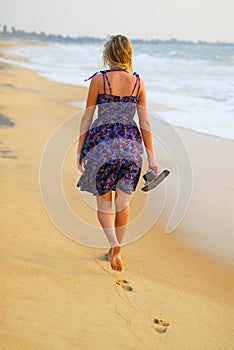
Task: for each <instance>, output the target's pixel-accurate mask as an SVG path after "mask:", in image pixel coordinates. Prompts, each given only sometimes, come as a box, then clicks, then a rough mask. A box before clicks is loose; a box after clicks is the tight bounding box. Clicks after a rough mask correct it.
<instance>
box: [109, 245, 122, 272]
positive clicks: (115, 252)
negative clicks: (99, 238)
mask: <svg viewBox="0 0 234 350" xmlns="http://www.w3.org/2000/svg"><path fill="white" fill-rule="evenodd" d="M120 250H121V247H119V246H117V247H113V248H112V255H111V262H110V263H111V267H112V269H113V270H116V271H122V268H123V262H122V259H121V256H120Z"/></svg>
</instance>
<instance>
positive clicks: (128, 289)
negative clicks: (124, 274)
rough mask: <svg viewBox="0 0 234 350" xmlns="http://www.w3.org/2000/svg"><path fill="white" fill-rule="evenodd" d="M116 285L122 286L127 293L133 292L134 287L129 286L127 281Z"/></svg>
mask: <svg viewBox="0 0 234 350" xmlns="http://www.w3.org/2000/svg"><path fill="white" fill-rule="evenodd" d="M116 284H118V285H119V286H121V287H122V288H123V290H125V291H126V292H132V290H133V289H132V287H131V286H130V285H129V282H128V281H126V280H118V281H117V282H116Z"/></svg>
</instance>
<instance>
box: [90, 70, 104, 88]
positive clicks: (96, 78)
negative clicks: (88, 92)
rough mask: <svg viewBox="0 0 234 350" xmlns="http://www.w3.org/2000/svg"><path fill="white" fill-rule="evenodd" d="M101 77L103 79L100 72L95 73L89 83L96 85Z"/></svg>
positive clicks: (99, 83)
mask: <svg viewBox="0 0 234 350" xmlns="http://www.w3.org/2000/svg"><path fill="white" fill-rule="evenodd" d="M102 79H103V78H102V74H101V73H100V74H97V75H95V76H94V77H93V78H92V80H91V83H90V85H92V86H94V87H97V86H99V85H101V82H102Z"/></svg>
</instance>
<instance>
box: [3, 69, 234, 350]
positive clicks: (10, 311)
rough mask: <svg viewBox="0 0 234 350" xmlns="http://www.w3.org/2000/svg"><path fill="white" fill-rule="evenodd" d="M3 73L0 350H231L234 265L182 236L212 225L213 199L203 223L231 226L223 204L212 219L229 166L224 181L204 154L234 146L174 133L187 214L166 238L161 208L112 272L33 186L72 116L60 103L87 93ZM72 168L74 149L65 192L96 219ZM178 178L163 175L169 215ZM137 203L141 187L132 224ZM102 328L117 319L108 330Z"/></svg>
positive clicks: (22, 72) (30, 74) (26, 74)
mask: <svg viewBox="0 0 234 350" xmlns="http://www.w3.org/2000/svg"><path fill="white" fill-rule="evenodd" d="M2 73H3V74H2V77H3V82H4V84H8V86H3V85H1V86H0V91H1V94H2V96H3V97H2V99H1V102H0V103H1V113H2V114H4V115H6V116H9V118H10V119H11V120H12V122H14V123H15V124H16V126H15V127H9V128H4V129H1V134H2V137H1V142H2V143H1V146H2V147H5V149H7V150H8V151H11V152H12V155H14V156H15V157H16V158H10V157H9V158H4V157H2V158H0V162H1V176H2V183H1V185H2V186H1V193H2V198H3V202H2V209H1V211H2V214H3V215H2V217H1V227H2V230H3V232H4V234H3V235H2V236H1V247H2V254H1V259H2V274H3V276H4V279H3V284H2V298H1V302H0V307H1V311H2V312H1V317H0V318H1V322H2V324H3V327H1V331H0V339H1V343H2V344H3V347H4V349H5V350H11V349H12V348H16V347H17V349H18V350H25V349H26V348H27V349H29V350H31V349H35V348H36V349H41V350H43V349H48V348H51V346H52V347H54V346H55V347H56V348H58V349H66V348H69V350H70V349H71V350H73V349H77V346H79V347H81V348H82V349H87V350H88V349H90V348H92V347H93V346H94V344H95V346H96V348H102V349H104V350H105V349H109V347H110V345H111V346H112V348H113V349H115V348H116V349H117V348H119V347H122V346H124V347H125V348H127V349H134V348H137V349H139V350H141V349H142V350H143V349H149V350H154V349H155V348H160V349H161V350H168V349H171V348H173V349H175V350H181V349H182V348H184V349H186V348H188V347H189V348H190V349H191V350H197V349H198V346H197V344H198V343H199V349H206V350H219V349H220V348H221V347H222V348H225V350H231V349H232V346H233V339H232V336H231V334H232V331H233V329H232V324H233V322H232V306H233V301H234V299H233V295H234V293H233V282H234V274H233V270H232V269H230V267H228V266H226V265H225V264H223V263H221V262H220V261H219V260H217V259H216V258H214V257H212V256H210V255H209V254H207V253H205V252H202V251H199V249H195V248H191V247H190V246H189V244H187V243H185V242H184V237H183V235H184V234H189V235H191V234H192V236H194V237H196V234H197V232H198V231H197V229H198V228H199V226H201V227H203V228H204V229H205V230H206V229H207V230H212V228H213V227H209V226H207V223H206V222H205V221H206V214H207V212H206V206H208V203H209V204H210V203H212V207H211V208H210V211H209V212H208V214H209V217H208V218H209V219H210V220H211V219H212V225H213V226H214V228H215V226H217V220H218V219H219V221H218V223H219V228H222V229H223V230H227V228H228V225H229V224H231V223H232V222H231V221H230V222H227V218H229V213H230V211H231V208H230V207H229V208H225V209H226V214H225V216H224V220H222V216H221V217H218V214H219V209H220V208H221V205H223V202H222V201H221V203H220V207H219V206H218V207H216V201H217V198H219V197H220V198H219V201H220V200H221V198H223V197H222V196H221V195H222V193H223V192H225V196H227V195H228V194H229V193H231V192H232V190H233V186H232V182H230V181H231V180H230V179H231V174H232V173H230V170H228V172H227V174H224V184H225V186H226V185H228V186H229V187H228V188H226V187H225V186H224V187H223V184H222V183H220V182H219V181H218V179H219V176H220V173H217V174H216V175H215V176H214V175H213V177H211V175H210V167H214V166H215V159H214V160H212V159H210V158H211V157H210V156H211V154H212V152H213V151H214V150H215V152H216V154H217V156H218V157H219V158H220V157H221V154H222V152H223V151H224V150H228V152H230V153H227V155H226V157H227V159H226V162H227V161H228V159H229V160H230V159H231V158H229V157H230V155H229V154H231V150H232V147H231V146H230V145H232V143H229V140H227V143H228V145H226V142H218V143H217V140H216V139H213V138H211V139H209V140H208V139H207V138H206V136H202V137H201V135H196V134H193V133H192V132H190V131H186V132H184V131H179V132H180V133H182V134H183V139H184V142H185V143H186V147H188V148H189V152H190V153H191V157H192V160H193V166H194V168H195V169H196V171H195V173H194V179H195V190H196V192H195V197H194V201H193V202H192V203H191V204H190V209H189V212H188V213H187V214H186V217H185V219H184V221H183V222H182V224H181V225H180V226H179V227H178V228H177V229H176V231H175V232H174V233H173V234H172V235H166V234H165V222H166V220H167V212H166V213H165V214H164V213H163V214H162V215H161V216H160V218H159V220H158V221H157V223H156V224H155V225H154V226H153V227H152V228H151V229H150V230H149V231H148V232H147V234H145V235H144V236H142V237H141V238H139V239H137V240H136V241H134V242H133V243H131V244H128V245H125V246H124V247H123V259H124V271H123V272H122V273H121V274H120V273H113V271H111V269H110V267H109V264H108V263H107V262H106V261H104V253H105V252H106V250H104V249H97V248H90V247H87V246H82V245H80V244H77V243H74V242H73V241H71V240H70V239H69V238H68V237H66V236H65V235H64V234H62V233H61V232H60V231H59V230H58V229H57V228H56V227H55V226H54V225H53V224H52V223H51V221H50V219H49V218H48V216H47V214H46V212H45V210H44V208H43V205H42V201H41V194H40V188H39V184H38V172H39V166H40V159H41V156H42V152H43V150H44V147H45V144H46V143H47V142H48V139H49V137H50V136H51V134H52V132H53V131H54V130H55V128H56V127H57V126H58V125H59V124H60V123H62V122H63V121H64V120H65V119H66V118H67V117H68V116H69V115H73V114H74V113H77V109H76V108H74V107H72V106H69V105H68V104H67V101H74V100H75V99H76V100H79V99H80V101H83V100H84V98H85V96H86V92H87V90H86V89H85V88H79V87H74V86H69V85H67V84H61V83H55V82H52V81H49V80H47V79H46V78H43V77H40V76H38V75H37V73H36V71H32V70H27V69H22V68H18V67H15V66H11V67H10V66H8V65H7V66H5V67H4V66H3V67H2ZM207 140H208V142H207ZM224 143H225V145H224ZM226 146H228V147H227V148H226ZM229 146H230V147H229ZM7 147H8V148H7ZM159 152H160V157H161V161H162V163H163V164H165V165H168V164H169V165H170V166H171V160H170V159H169V160H168V158H167V157H166V155H165V154H164V153H165V152H163V150H162V152H161V149H159ZM201 153H202V154H203V157H202V158H201V157H200V155H201ZM206 158H208V161H207V159H206ZM223 161H224V159H223ZM229 163H230V167H231V166H232V164H231V162H229ZM225 164H226V163H225ZM73 165H74V148H72V149H71V150H70V151H69V153H68V155H67V157H66V160H65V162H64V170H63V177H62V181H63V189H64V193H65V195H66V198H67V200H68V201H69V204H70V205H71V207H72V209H74V211H75V212H76V213H78V214H79V215H82V217H83V219H84V220H86V222H89V221H92V223H93V225H94V226H95V225H96V226H98V223H97V219H96V216H95V213H94V211H92V210H91V209H90V208H87V205H86V203H84V202H83V201H82V198H81V197H80V196H79V195H78V193H77V189H76V188H75V186H74V185H73V182H74V179H76V176H77V173H76V169H75V166H73ZM51 166H52V167H53V162H52V164H51ZM211 179H212V183H211V184H209V182H210V181H211ZM176 181H177V179H176V178H173V177H171V179H170V181H168V182H167V186H168V195H169V197H168V203H169V208H168V210H169V209H170V205H171V204H172V203H173V200H174V196H175V194H176V193H174V192H173V188H174V185H175V183H176ZM214 186H215V190H216V192H215V193H213V192H214V191H213V190H214ZM226 192H227V193H226ZM155 193H158V192H155ZM171 196H172V198H171ZM143 198H145V197H142V193H140V191H137V193H136V194H135V195H134V200H133V203H132V209H131V211H132V214H131V215H132V218H133V219H134V217H135V216H137V215H139V213H141V203H142V200H143ZM224 199H225V198H224ZM222 200H223V199H222ZM207 201H208V202H207ZM55 202H56V198H55ZM226 203H227V202H226ZM229 204H230V203H229V202H228V205H229ZM217 205H218V203H217ZM166 209H167V208H166ZM203 211H204V212H203ZM194 215H195V217H194ZM202 215H204V216H202ZM196 217H198V220H196ZM191 222H192V223H193V225H192V226H191ZM199 224H200V225H199ZM191 228H192V229H193V230H194V231H193V230H191ZM77 230H78V231H79V227H77ZM86 234H88V232H86ZM212 234H213V232H212ZM200 235H201V233H200ZM214 238H215V239H216V238H217V237H215V235H214ZM123 280H124V281H126V282H125V283H123ZM128 286H130V287H131V288H132V291H128V290H127V287H128ZM94 291H95V292H94ZM154 319H163V320H165V321H166V322H168V323H169V326H168V327H167V329H165V333H164V334H163V333H159V331H158V328H157V324H156V323H155V322H154ZM110 324H115V330H114V337H113V330H112V329H110V328H109V325H110ZM221 325H222V326H221ZM220 327H221V328H220ZM42 334H44V335H45V336H43V337H42V336H41V335H42ZM103 334H105V336H103Z"/></svg>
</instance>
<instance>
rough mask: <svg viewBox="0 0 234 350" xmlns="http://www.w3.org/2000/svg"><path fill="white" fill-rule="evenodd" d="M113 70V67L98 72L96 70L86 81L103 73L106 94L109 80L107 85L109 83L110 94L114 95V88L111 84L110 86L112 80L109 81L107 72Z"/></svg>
mask: <svg viewBox="0 0 234 350" xmlns="http://www.w3.org/2000/svg"><path fill="white" fill-rule="evenodd" d="M111 71H112V70H111V69H108V70H100V71H98V72H95V73H94V74H93V75H91V76H90V77H89V78H86V79H85V80H84V81H88V80H90V79H92V78H94V77H95V75H97V74H100V73H101V74H102V76H103V85H104V94H105V93H106V82H107V85H108V87H109V90H110V95H112V89H111V86H110V81H109V79H108V76H107V74H106V72H111Z"/></svg>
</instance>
